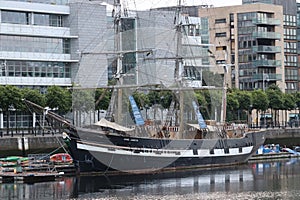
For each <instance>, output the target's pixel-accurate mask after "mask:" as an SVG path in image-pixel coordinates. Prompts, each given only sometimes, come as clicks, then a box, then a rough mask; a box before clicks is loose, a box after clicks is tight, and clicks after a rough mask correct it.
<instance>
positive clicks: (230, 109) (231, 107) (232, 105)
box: [226, 93, 240, 121]
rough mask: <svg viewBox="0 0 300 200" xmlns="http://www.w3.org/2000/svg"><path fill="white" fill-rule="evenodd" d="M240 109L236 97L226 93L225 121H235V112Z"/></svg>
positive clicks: (233, 94)
mask: <svg viewBox="0 0 300 200" xmlns="http://www.w3.org/2000/svg"><path fill="white" fill-rule="evenodd" d="M239 107H240V104H239V101H238V99H237V97H236V94H235V93H228V94H227V104H226V116H227V119H226V120H227V121H233V120H236V115H235V111H236V110H238V109H239Z"/></svg>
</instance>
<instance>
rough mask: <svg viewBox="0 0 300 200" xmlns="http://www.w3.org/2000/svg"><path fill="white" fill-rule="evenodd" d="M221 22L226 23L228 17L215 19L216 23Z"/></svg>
mask: <svg viewBox="0 0 300 200" xmlns="http://www.w3.org/2000/svg"><path fill="white" fill-rule="evenodd" d="M221 23H226V18H222V19H216V20H215V24H221Z"/></svg>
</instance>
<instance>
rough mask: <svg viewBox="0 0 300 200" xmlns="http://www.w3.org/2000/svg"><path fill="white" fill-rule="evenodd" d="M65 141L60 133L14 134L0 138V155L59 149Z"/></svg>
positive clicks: (45, 151)
mask: <svg viewBox="0 0 300 200" xmlns="http://www.w3.org/2000/svg"><path fill="white" fill-rule="evenodd" d="M64 145H65V143H64V141H63V139H62V137H61V135H45V136H31V135H30V136H24V137H22V136H14V137H9V136H5V137H1V138H0V157H4V156H9V155H20V156H25V155H27V154H31V153H47V152H51V151H54V150H55V149H57V150H59V149H61V148H62V146H64Z"/></svg>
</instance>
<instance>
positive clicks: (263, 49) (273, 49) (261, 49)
mask: <svg viewBox="0 0 300 200" xmlns="http://www.w3.org/2000/svg"><path fill="white" fill-rule="evenodd" d="M252 50H253V52H255V53H280V52H281V47H280V46H264V45H261V46H254V47H252Z"/></svg>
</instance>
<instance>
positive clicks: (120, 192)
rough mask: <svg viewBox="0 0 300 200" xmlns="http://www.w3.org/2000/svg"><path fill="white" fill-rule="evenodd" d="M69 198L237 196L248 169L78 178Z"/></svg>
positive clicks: (248, 176)
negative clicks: (95, 193)
mask: <svg viewBox="0 0 300 200" xmlns="http://www.w3.org/2000/svg"><path fill="white" fill-rule="evenodd" d="M74 181H75V182H74V190H73V193H72V195H71V197H72V198H76V197H78V196H79V195H82V194H85V193H94V192H97V197H100V196H102V195H103V196H106V195H114V196H121V197H122V196H125V195H129V194H139V193H143V194H153V195H155V194H158V195H162V194H163V195H169V194H179V193H180V194H188V193H200V192H224V191H225V192H229V191H230V192H238V191H241V190H249V189H250V188H248V187H251V185H252V184H247V182H252V181H253V173H252V171H251V168H249V167H247V166H239V167H235V168H226V169H223V168H222V169H215V170H201V171H199V170H197V171H184V172H174V173H161V174H152V175H143V176H141V175H130V177H129V176H126V175H124V176H109V177H108V176H93V177H91V176H80V177H77V178H76V179H74ZM98 193H99V194H98Z"/></svg>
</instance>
